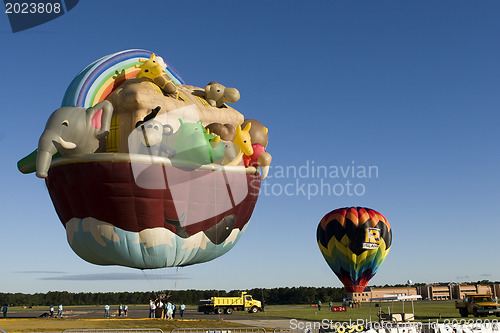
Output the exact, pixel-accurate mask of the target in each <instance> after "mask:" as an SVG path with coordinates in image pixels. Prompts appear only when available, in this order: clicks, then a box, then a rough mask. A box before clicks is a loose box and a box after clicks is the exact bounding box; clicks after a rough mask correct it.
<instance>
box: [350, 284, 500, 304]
mask: <svg viewBox="0 0 500 333" xmlns="http://www.w3.org/2000/svg"><path fill="white" fill-rule="evenodd" d="M470 293H481V294H492V295H493V298H500V284H491V285H479V284H478V285H470V284H459V283H454V282H451V283H435V284H428V285H425V286H406V287H380V288H377V287H367V288H366V289H365V290H364V291H363V292H362V293H353V294H352V299H353V301H355V302H369V301H370V299H371V298H381V297H387V296H411V295H420V296H422V299H424V300H432V301H445V300H450V299H462V298H464V296H465V294H470Z"/></svg>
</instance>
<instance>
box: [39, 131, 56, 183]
mask: <svg viewBox="0 0 500 333" xmlns="http://www.w3.org/2000/svg"><path fill="white" fill-rule="evenodd" d="M59 140H60V136H59V135H58V134H57V133H56V132H54V131H51V130H45V131H44V132H43V133H42V136H41V137H40V140H39V141H38V151H37V156H36V176H37V177H39V178H46V177H47V173H48V171H49V167H50V163H51V162H52V155H54V154H55V153H56V152H57V149H56V146H55V145H54V142H59Z"/></svg>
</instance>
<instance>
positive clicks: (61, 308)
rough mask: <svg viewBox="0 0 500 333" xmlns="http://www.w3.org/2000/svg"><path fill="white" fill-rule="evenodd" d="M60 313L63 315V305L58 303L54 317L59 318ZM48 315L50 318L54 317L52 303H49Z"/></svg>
mask: <svg viewBox="0 0 500 333" xmlns="http://www.w3.org/2000/svg"><path fill="white" fill-rule="evenodd" d="M62 315H63V306H62V304H59V306H58V307H57V315H56V317H59V318H61V317H62ZM49 317H50V318H53V317H54V306H53V305H51V306H50V308H49Z"/></svg>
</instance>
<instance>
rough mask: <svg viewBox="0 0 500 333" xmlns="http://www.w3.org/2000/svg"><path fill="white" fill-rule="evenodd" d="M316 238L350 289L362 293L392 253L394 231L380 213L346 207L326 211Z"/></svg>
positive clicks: (338, 274) (330, 264) (330, 262)
mask: <svg viewBox="0 0 500 333" xmlns="http://www.w3.org/2000/svg"><path fill="white" fill-rule="evenodd" d="M316 237H317V241H318V246H319V249H320V250H321V253H322V254H323V257H324V258H325V260H326V262H327V263H328V266H330V268H331V269H332V271H333V272H334V273H335V275H337V277H338V278H339V280H340V281H341V282H342V283H343V284H344V286H345V289H346V291H347V292H348V293H355V292H357V293H360V292H363V290H364V289H365V287H366V285H367V284H368V281H370V279H371V278H372V277H373V276H374V275H375V273H376V272H377V270H378V269H379V267H380V265H382V263H383V262H384V259H385V257H386V256H387V254H388V253H389V249H390V248H391V241H392V231H391V226H390V225H389V222H387V219H386V218H385V217H384V216H383V215H382V214H380V213H379V212H377V211H375V210H373V209H369V208H363V207H346V208H339V209H335V210H333V211H331V212H330V213H328V214H326V215H325V216H324V217H323V218H322V219H321V221H320V222H319V225H318V229H317V233H316Z"/></svg>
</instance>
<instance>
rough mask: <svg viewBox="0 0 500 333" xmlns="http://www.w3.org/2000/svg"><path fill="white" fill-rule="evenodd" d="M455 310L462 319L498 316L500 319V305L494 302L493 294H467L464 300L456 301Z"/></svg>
mask: <svg viewBox="0 0 500 333" xmlns="http://www.w3.org/2000/svg"><path fill="white" fill-rule="evenodd" d="M455 308H456V309H458V311H459V312H460V315H461V316H462V317H468V316H469V314H472V315H474V317H483V316H484V317H486V316H487V315H492V314H494V315H496V316H497V317H500V304H498V303H496V302H495V301H493V298H492V295H491V294H466V295H465V297H464V299H462V300H456V301H455Z"/></svg>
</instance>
